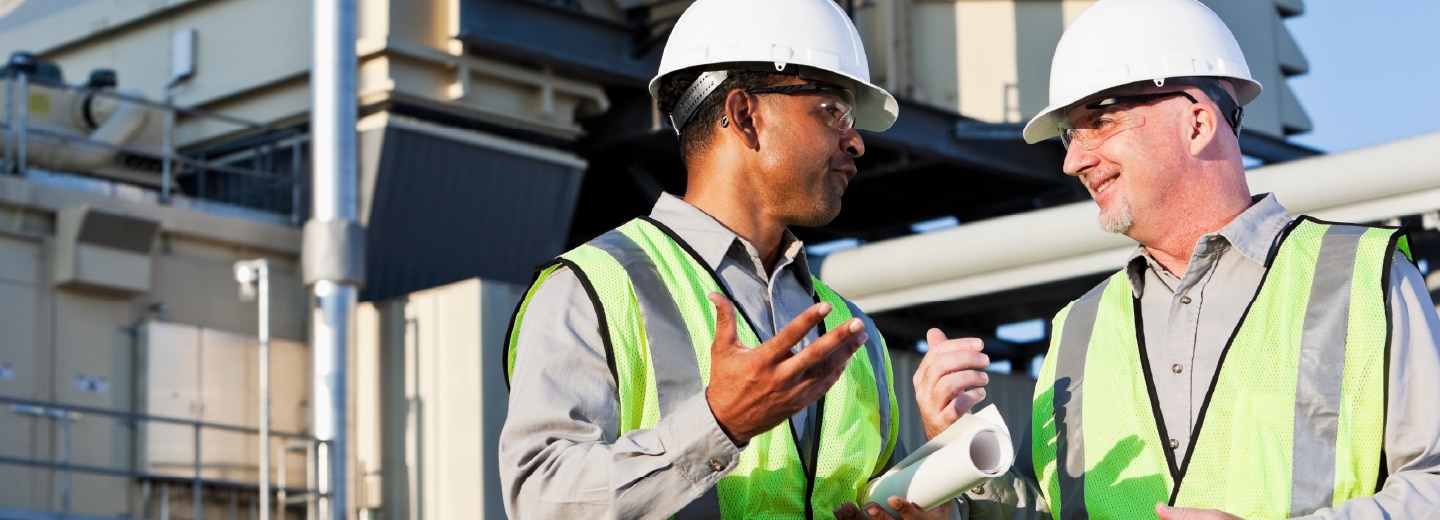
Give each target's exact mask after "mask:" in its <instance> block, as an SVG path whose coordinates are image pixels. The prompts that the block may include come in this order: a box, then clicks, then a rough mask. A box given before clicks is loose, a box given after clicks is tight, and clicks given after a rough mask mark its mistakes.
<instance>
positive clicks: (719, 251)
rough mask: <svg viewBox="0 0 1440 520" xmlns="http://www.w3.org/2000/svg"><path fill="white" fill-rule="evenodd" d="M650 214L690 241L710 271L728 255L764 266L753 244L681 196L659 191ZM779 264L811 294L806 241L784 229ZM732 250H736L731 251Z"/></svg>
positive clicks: (748, 264) (750, 265)
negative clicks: (658, 198) (657, 198)
mask: <svg viewBox="0 0 1440 520" xmlns="http://www.w3.org/2000/svg"><path fill="white" fill-rule="evenodd" d="M650 216H651V217H652V218H654V219H655V220H657V221H659V222H660V223H661V224H665V225H666V226H667V227H669V228H670V229H671V230H672V231H674V232H675V234H676V235H679V237H680V239H681V240H684V241H685V243H686V244H689V246H690V248H691V249H693V250H694V251H695V254H697V255H699V256H700V261H701V262H702V263H704V264H705V265H706V266H708V267H709V268H710V269H711V270H712V271H715V272H719V270H720V262H721V261H723V260H724V259H725V256H726V255H727V254H730V255H732V256H734V257H736V258H735V259H736V261H737V262H738V263H740V264H741V265H743V266H746V267H747V268H753V269H755V270H760V269H763V267H762V265H763V264H761V263H760V261H759V255H758V251H757V250H756V249H755V247H754V246H753V245H751V244H750V243H749V242H747V241H745V239H743V238H740V236H739V235H736V234H735V232H734V231H730V228H727V227H725V225H724V224H721V223H720V221H718V220H715V217H712V216H710V214H708V213H705V212H704V211H701V210H700V208H697V207H695V206H693V205H691V204H690V203H689V202H685V200H684V199H681V198H680V197H676V196H674V195H671V194H669V193H661V194H660V200H657V201H655V208H654V209H652V210H650ZM780 240H781V248H780V255H781V259H780V262H779V263H780V265H782V266H783V267H782V270H788V271H790V272H791V273H793V274H794V275H795V278H796V279H797V280H799V281H800V286H801V287H804V288H805V290H806V291H808V292H810V293H811V296H813V295H814V294H813V293H814V290H815V289H814V287H813V285H814V284H812V283H811V282H810V263H809V261H808V260H807V259H806V257H805V254H804V253H805V244H804V243H803V242H801V241H800V239H798V238H796V237H795V235H794V234H792V233H791V232H790V230H789V229H786V230H785V234H784V236H782V237H781V239H780ZM732 250H734V251H735V253H731V251H732ZM747 257H748V258H747ZM756 274H757V275H759V276H760V279H762V280H764V279H766V278H767V276H765V273H760V272H757V273H756Z"/></svg>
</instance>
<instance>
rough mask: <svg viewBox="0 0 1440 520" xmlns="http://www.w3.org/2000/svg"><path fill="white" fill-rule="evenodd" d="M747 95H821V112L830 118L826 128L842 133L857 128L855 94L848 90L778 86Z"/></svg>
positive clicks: (802, 85)
mask: <svg viewBox="0 0 1440 520" xmlns="http://www.w3.org/2000/svg"><path fill="white" fill-rule="evenodd" d="M745 93H747V94H784V95H787V96H805V95H817V94H818V95H820V97H821V101H820V104H819V107H818V108H819V109H820V112H821V113H823V114H825V116H826V117H827V118H828V119H827V120H826V121H825V124H826V126H829V127H831V128H834V129H836V130H838V131H840V132H842V133H843V132H848V131H850V129H851V128H854V127H855V94H854V93H853V92H850V90H848V89H844V88H840V87H837V86H834V85H826V84H823V83H802V84H799V85H778V86H774V87H756V88H752V89H749V90H746V91H745Z"/></svg>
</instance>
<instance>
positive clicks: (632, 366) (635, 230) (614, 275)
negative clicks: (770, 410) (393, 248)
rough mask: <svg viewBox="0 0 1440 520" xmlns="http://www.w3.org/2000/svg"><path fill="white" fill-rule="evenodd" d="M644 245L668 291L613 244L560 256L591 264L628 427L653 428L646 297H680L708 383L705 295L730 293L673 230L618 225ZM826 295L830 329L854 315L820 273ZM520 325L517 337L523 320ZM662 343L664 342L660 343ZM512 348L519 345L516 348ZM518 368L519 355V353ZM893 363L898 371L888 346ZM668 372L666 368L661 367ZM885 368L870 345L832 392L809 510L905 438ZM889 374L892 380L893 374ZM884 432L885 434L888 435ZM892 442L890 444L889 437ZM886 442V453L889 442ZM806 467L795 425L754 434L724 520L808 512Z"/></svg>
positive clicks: (744, 333)
mask: <svg viewBox="0 0 1440 520" xmlns="http://www.w3.org/2000/svg"><path fill="white" fill-rule="evenodd" d="M615 232H619V233H623V234H624V235H625V236H626V237H627V238H629V239H630V240H631V241H633V242H634V243H635V244H636V245H638V246H639V247H640V248H641V249H642V250H643V251H644V254H645V256H646V258H644V259H626V261H637V260H643V261H648V262H650V263H651V264H653V265H654V267H655V268H656V270H657V273H658V274H659V276H660V279H661V280H662V281H663V282H664V284H665V286H666V287H667V288H668V290H669V293H670V294H668V295H640V294H637V291H636V290H635V288H634V286H633V284H631V283H630V278H629V275H628V274H627V273H626V271H625V269H624V267H623V266H622V265H621V263H620V261H619V260H617V259H616V258H615V257H613V256H611V255H610V254H609V253H606V252H605V251H603V250H601V249H599V248H596V247H592V246H590V245H582V246H580V247H578V248H576V249H574V250H571V251H569V252H566V253H565V254H563V255H561V258H562V259H563V260H564V261H566V262H568V263H569V265H570V266H571V267H572V268H575V269H579V270H580V271H582V273H583V275H582V277H583V279H585V280H588V282H589V283H590V284H592V285H593V291H594V292H593V294H594V296H595V297H596V298H597V299H598V300H599V303H600V305H601V307H602V308H601V309H597V313H602V314H603V315H604V319H603V321H604V322H605V324H606V327H605V328H606V331H605V334H607V335H608V341H609V342H610V344H611V345H612V346H613V352H612V355H613V359H614V361H615V369H616V376H617V385H618V389H619V390H618V391H619V397H620V415H621V421H620V422H621V431H620V432H619V433H621V434H624V433H625V432H628V431H631V430H635V429H647V428H653V427H654V426H655V424H656V423H658V421H659V420H660V413H659V406H658V400H657V392H656V384H655V375H654V370H655V367H654V366H653V363H651V357H650V350H649V349H650V348H652V347H651V346H650V345H649V344H648V342H647V340H646V337H645V328H644V325H643V322H642V320H643V316H642V315H641V312H640V310H639V309H640V306H639V305H638V304H637V301H638V299H639V298H646V297H650V298H654V297H665V298H672V299H673V300H674V302H675V304H676V306H677V307H678V309H679V310H680V313H681V316H682V319H683V320H684V321H685V327H686V329H687V331H688V332H689V334H690V336H691V340H692V346H693V349H694V353H695V356H696V360H697V364H698V368H699V374H696V375H697V376H698V377H700V378H701V381H702V384H703V385H705V386H708V385H709V378H710V345H711V343H712V342H713V341H714V337H715V310H714V306H713V305H712V304H711V303H710V301H709V300H708V299H706V295H707V294H709V293H711V292H724V291H723V290H722V289H721V287H720V286H719V284H718V282H717V280H716V279H715V278H714V276H713V275H712V274H711V272H710V271H709V270H708V269H706V268H705V267H704V266H703V265H702V264H700V263H699V262H698V261H697V260H696V259H695V258H693V257H692V256H691V255H690V254H689V253H688V252H687V251H685V249H684V248H683V247H681V246H680V244H678V243H676V242H675V240H673V239H672V238H671V237H670V236H669V235H667V234H665V233H664V232H663V231H661V230H659V229H657V228H656V227H654V226H653V225H651V224H649V223H648V222H646V221H644V220H639V219H637V220H633V221H631V222H629V223H627V224H625V225H624V226H621V227H620V228H618V229H617V230H616V231H615ZM554 269H555V268H554V267H551V268H547V269H545V270H542V271H541V274H540V276H539V277H537V280H536V282H535V283H534V284H532V290H531V292H530V294H527V296H526V298H527V300H528V298H529V297H530V296H531V295H533V292H534V288H535V287H539V285H540V284H541V283H542V282H543V281H544V278H546V277H548V275H549V274H551V273H553V272H554ZM814 283H815V286H816V290H817V295H819V296H820V297H822V299H824V300H825V301H827V302H828V303H830V304H831V306H832V307H833V310H832V311H831V312H830V314H829V315H827V316H826V318H825V327H826V330H830V329H833V328H834V327H836V326H839V324H841V323H843V322H844V321H846V320H848V319H850V318H851V317H852V316H851V313H850V311H849V308H848V306H847V305H846V303H845V301H844V300H843V299H840V298H839V297H838V296H836V295H835V294H834V293H833V292H832V291H829V289H828V288H826V287H824V286H823V284H820V283H819V281H818V280H814ZM527 305H528V304H527V303H525V302H522V303H521V305H520V307H519V310H518V311H517V314H516V317H515V320H514V322H515V323H516V324H518V323H519V322H520V321H521V320H522V319H523V315H524V309H525V307H526V306H527ZM737 322H738V323H737V325H738V327H737V332H738V336H739V340H740V342H741V343H742V344H744V345H746V346H748V347H750V348H754V347H755V346H758V345H759V344H760V340H759V338H758V336H757V334H756V333H755V331H754V329H753V328H752V327H751V326H750V324H749V323H748V322H747V321H746V320H745V319H737ZM516 324H512V335H511V341H512V344H513V342H514V339H515V335H516V334H518V332H515V331H518V329H519V327H518V325H516ZM655 348H661V347H655ZM866 348H884V346H883V342H882V340H881V339H880V338H872V339H871V340H870V344H869V345H867V346H866ZM512 350H513V349H512ZM509 357H510V359H511V363H512V365H511V367H512V368H513V359H514V357H515V354H514V352H511V353H510V356H509ZM885 359H886V366H884V367H879V370H885V371H887V373H888V371H889V363H888V360H889V358H888V353H887V354H886V355H885ZM662 369H663V368H662ZM876 374H877V372H876V367H872V365H871V363H870V359H869V356H868V355H867V354H866V353H865V349H861V350H859V351H857V352H856V353H855V355H854V356H853V357H852V358H851V360H850V364H849V366H847V367H846V369H845V371H844V372H843V374H842V375H841V377H840V379H839V381H837V382H836V383H835V384H834V386H832V387H831V389H830V390H829V392H827V393H826V395H825V400H824V406H823V408H822V410H823V411H822V412H821V413H822V415H823V417H822V421H821V422H820V425H819V428H820V431H819V432H818V438H820V439H824V442H821V443H820V447H819V448H820V449H819V450H817V461H818V467H817V469H816V470H815V472H814V474H815V482H814V486H813V487H814V489H813V493H812V495H811V499H810V502H811V503H810V504H809V506H810V507H813V510H814V511H819V512H821V513H822V514H825V515H828V514H829V513H830V511H831V510H833V509H834V508H836V507H839V506H840V505H841V504H843V503H845V502H851V501H854V500H855V499H856V497H857V496H858V493H859V490H860V489H861V487H862V486H863V485H864V483H865V482H866V480H867V479H868V478H869V477H870V476H871V475H872V474H874V473H876V472H878V470H879V469H880V467H881V465H882V464H884V462H885V461H886V460H888V458H889V453H890V451H891V450H892V449H893V446H894V440H895V439H896V437H897V432H898V421H897V420H894V417H893V414H894V411H895V410H896V407H895V406H894V392H893V389H891V388H886V389H885V390H886V394H885V395H884V396H882V395H881V394H880V389H878V388H877V385H876V380H877V378H876ZM889 380H890V379H889V378H888V377H887V378H886V381H889ZM887 397H888V398H889V399H890V404H891V406H890V407H889V409H890V410H891V411H892V418H891V420H890V421H889V424H890V428H889V430H890V431H888V432H880V427H881V426H880V425H881V421H880V417H879V413H880V412H879V410H880V406H879V399H881V398H887ZM881 435H884V436H885V437H884V438H882V437H881ZM887 438H888V439H889V440H890V442H884V439H887ZM882 444H884V445H885V449H884V450H883V452H884V453H882V449H881V446H882ZM806 473H807V472H806V467H805V465H804V464H803V463H802V461H801V459H800V456H799V451H798V449H797V447H796V446H795V441H794V436H793V435H792V434H791V427H790V425H789V422H788V421H787V422H786V423H782V424H780V425H779V426H776V427H775V428H773V429H771V430H770V431H768V432H765V433H763V434H761V435H759V436H756V437H755V438H753V439H751V440H750V443H749V444H748V445H747V446H746V447H745V450H744V451H743V452H742V455H741V459H740V463H739V464H738V465H737V467H736V468H735V469H734V470H733V471H731V472H730V474H728V475H726V476H725V477H724V478H722V479H721V480H720V482H719V484H717V486H716V487H717V488H718V492H719V499H720V507H721V510H722V511H721V512H722V515H723V516H724V517H725V518H797V517H803V516H805V511H806V508H807V504H806V500H805V497H804V495H805V492H806V488H807V483H808V476H807V475H806Z"/></svg>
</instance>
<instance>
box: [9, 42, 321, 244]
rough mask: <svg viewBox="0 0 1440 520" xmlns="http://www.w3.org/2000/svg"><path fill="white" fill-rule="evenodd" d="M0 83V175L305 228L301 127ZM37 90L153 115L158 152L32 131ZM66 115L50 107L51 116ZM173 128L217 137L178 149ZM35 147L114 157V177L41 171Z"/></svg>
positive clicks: (21, 82)
mask: <svg viewBox="0 0 1440 520" xmlns="http://www.w3.org/2000/svg"><path fill="white" fill-rule="evenodd" d="M0 81H4V82H5V87H4V100H3V102H4V103H5V105H4V108H5V117H4V118H3V121H0V131H3V133H4V145H3V156H0V171H3V172H5V173H11V174H16V175H28V174H29V173H30V172H31V171H32V170H36V169H44V170H45V171H47V172H49V173H57V174H73V175H79V176H88V177H93V178H103V179H105V180H106V181H108V182H116V183H121V184H125V185H129V186H133V187H137V188H140V189H142V190H147V191H151V192H153V198H154V200H155V201H156V202H158V203H161V204H171V203H173V202H175V200H176V199H177V198H186V199H191V200H198V201H204V202H207V203H219V204H223V205H230V206H237V207H240V208H246V209H249V210H259V211H262V212H266V213H271V214H277V215H280V216H283V217H285V219H284V220H287V221H288V222H289V223H291V224H293V225H298V224H299V223H300V222H301V221H302V220H303V216H304V215H303V214H302V213H303V211H304V207H303V204H302V201H303V193H302V190H303V186H304V179H305V178H306V176H307V175H306V174H307V171H306V170H307V168H308V164H309V161H308V160H307V155H308V151H309V142H310V136H309V134H308V133H307V132H306V131H305V129H304V128H303V127H298V126H297V127H279V126H274V125H266V124H260V123H255V122H252V121H247V120H244V119H241V118H236V117H232V116H228V115H224V114H218V113H213V112H207V111H203V110H197V109H193V108H185V107H181V106H178V105H174V104H170V103H163V102H157V101H151V100H148V99H145V98H142V97H138V96H135V95H131V94H126V93H122V92H116V91H114V90H110V89H96V88H91V87H85V86H75V85H68V84H65V83H62V82H58V81H54V80H50V79H47V78H42V77H38V76H33V75H30V74H26V73H23V72H18V71H9V72H8V73H7V75H6V76H4V77H0ZM37 87H38V88H43V89H45V90H47V91H50V92H52V93H53V92H66V93H72V94H75V95H76V97H81V96H85V97H90V98H94V99H109V100H113V101H115V102H117V103H120V104H132V105H136V106H139V107H144V108H146V109H150V110H152V111H158V112H159V113H160V114H161V121H160V124H161V125H162V128H161V129H160V134H161V136H160V137H161V142H160V145H159V148H158V149H155V148H153V147H152V148H150V149H146V148H142V147H137V146H133V145H130V144H126V143H118V144H117V143H111V142H102V141H97V140H95V139H92V138H91V137H90V135H85V134H83V133H68V132H65V131H59V130H55V129H50V128H42V127H39V126H36V125H35V124H34V121H33V119H34V117H33V114H32V113H31V108H32V107H31V104H32V102H34V99H33V98H32V94H35V93H36V92H37ZM90 102H91V100H90V99H86V100H85V103H86V105H87V108H86V110H88V106H89V104H90ZM68 108H69V107H63V108H62V107H49V109H51V110H53V109H68ZM87 117H88V114H87ZM177 123H188V124H191V125H195V126H197V127H198V126H200V125H209V126H211V127H217V128H215V129H214V130H213V131H210V132H207V134H210V135H214V136H218V137H216V138H208V139H204V140H201V139H198V138H196V139H193V141H197V143H199V144H195V143H177V139H176V130H177V126H179V125H178V124H177ZM97 126H98V125H97ZM37 139H40V140H50V141H52V142H59V143H65V144H67V145H70V146H73V147H75V148H76V149H77V150H91V151H93V150H104V151H107V152H113V153H114V157H115V159H114V160H113V161H111V163H110V164H108V165H107V168H109V169H110V170H112V172H107V171H105V169H101V170H100V171H55V170H52V169H45V168H44V167H43V165H39V164H36V163H37V161H36V158H35V157H34V156H32V152H33V150H32V148H35V145H36V140H37ZM217 143H218V144H217ZM177 144H179V146H176V145H177ZM113 170H128V171H130V172H132V174H131V175H129V176H121V175H115V174H114V173H113ZM146 172H149V174H152V175H153V179H150V178H145V177H148V175H147V174H146Z"/></svg>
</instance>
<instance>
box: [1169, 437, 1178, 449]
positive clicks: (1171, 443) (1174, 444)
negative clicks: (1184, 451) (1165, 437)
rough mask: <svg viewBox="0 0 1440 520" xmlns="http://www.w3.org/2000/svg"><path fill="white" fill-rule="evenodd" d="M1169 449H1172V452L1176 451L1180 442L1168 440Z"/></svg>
mask: <svg viewBox="0 0 1440 520" xmlns="http://www.w3.org/2000/svg"><path fill="white" fill-rule="evenodd" d="M1170 449H1172V450H1178V449H1180V441H1177V440H1175V439H1170Z"/></svg>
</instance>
